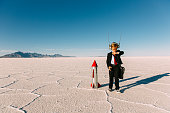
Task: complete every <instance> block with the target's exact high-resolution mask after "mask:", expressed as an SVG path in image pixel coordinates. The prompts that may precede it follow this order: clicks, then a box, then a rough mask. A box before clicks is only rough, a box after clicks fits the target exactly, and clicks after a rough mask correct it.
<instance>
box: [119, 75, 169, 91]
mask: <svg viewBox="0 0 170 113" xmlns="http://www.w3.org/2000/svg"><path fill="white" fill-rule="evenodd" d="M168 74H170V73H164V74H160V75H155V76H152V77H149V78H146V79H142V80H139V81H136V82H135V83H131V84H128V85H125V86H122V87H120V88H123V89H121V92H122V93H123V92H124V91H125V90H127V89H129V88H132V87H135V86H138V85H141V84H149V83H151V82H154V81H156V80H158V79H160V78H162V77H165V76H170V75H168ZM124 87H125V88H124Z"/></svg>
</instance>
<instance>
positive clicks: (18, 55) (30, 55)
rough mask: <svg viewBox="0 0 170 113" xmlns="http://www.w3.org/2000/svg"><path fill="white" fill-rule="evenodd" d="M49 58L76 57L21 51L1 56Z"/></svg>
mask: <svg viewBox="0 0 170 113" xmlns="http://www.w3.org/2000/svg"><path fill="white" fill-rule="evenodd" d="M48 57H75V56H63V55H61V54H54V55H47V54H39V53H24V52H21V51H18V52H15V53H11V54H6V55H4V56H1V57H0V58H48Z"/></svg>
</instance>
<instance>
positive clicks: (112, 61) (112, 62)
mask: <svg viewBox="0 0 170 113" xmlns="http://www.w3.org/2000/svg"><path fill="white" fill-rule="evenodd" d="M111 64H113V65H114V55H113V54H112V60H111Z"/></svg>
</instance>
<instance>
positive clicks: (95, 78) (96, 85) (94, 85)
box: [91, 60, 101, 88]
mask: <svg viewBox="0 0 170 113" xmlns="http://www.w3.org/2000/svg"><path fill="white" fill-rule="evenodd" d="M92 68H93V73H92V83H91V87H92V88H99V87H100V86H101V85H100V84H99V83H98V75H97V63H96V61H95V60H94V62H93V64H92Z"/></svg>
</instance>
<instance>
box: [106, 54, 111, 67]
mask: <svg viewBox="0 0 170 113" xmlns="http://www.w3.org/2000/svg"><path fill="white" fill-rule="evenodd" d="M106 64H107V68H108V69H109V66H110V63H109V53H108V54H107V60H106Z"/></svg>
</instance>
